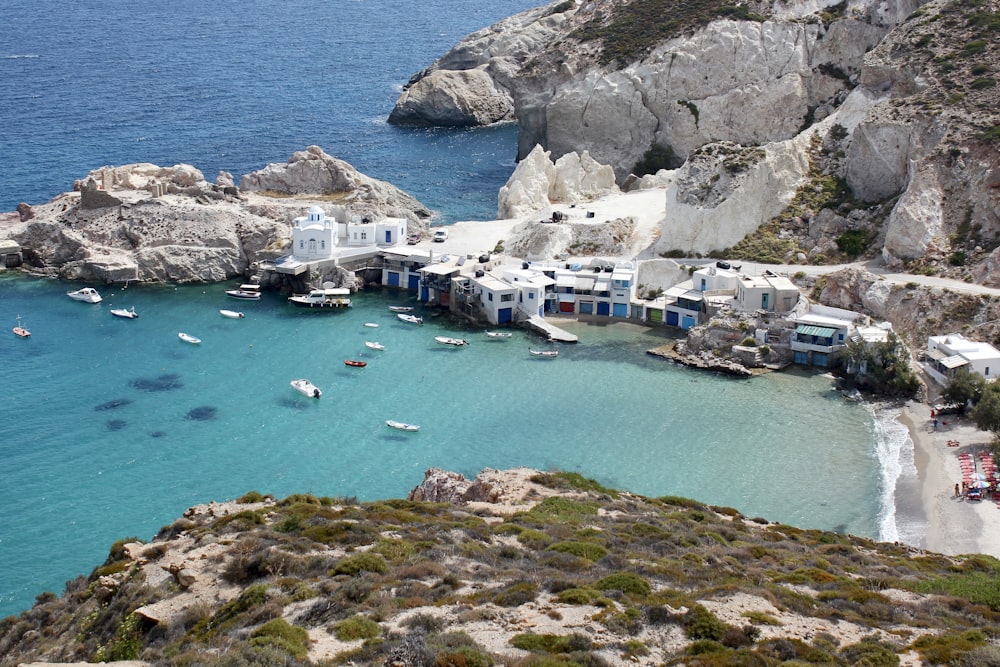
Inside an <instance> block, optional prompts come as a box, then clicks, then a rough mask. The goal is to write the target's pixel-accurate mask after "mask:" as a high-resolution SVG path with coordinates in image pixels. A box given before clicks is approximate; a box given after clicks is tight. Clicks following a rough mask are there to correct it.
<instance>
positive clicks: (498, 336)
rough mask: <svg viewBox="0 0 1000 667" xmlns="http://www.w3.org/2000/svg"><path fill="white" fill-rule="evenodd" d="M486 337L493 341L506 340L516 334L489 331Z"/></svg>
mask: <svg viewBox="0 0 1000 667" xmlns="http://www.w3.org/2000/svg"><path fill="white" fill-rule="evenodd" d="M486 335H487V336H489V337H490V338H492V339H493V340H506V339H508V338H510V337H511V336H513V335H514V334H512V333H511V332H509V331H487V332H486Z"/></svg>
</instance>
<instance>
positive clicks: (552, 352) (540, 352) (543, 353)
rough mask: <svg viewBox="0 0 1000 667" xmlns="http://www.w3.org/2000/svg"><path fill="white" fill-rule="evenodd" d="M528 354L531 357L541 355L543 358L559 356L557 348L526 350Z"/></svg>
mask: <svg viewBox="0 0 1000 667" xmlns="http://www.w3.org/2000/svg"><path fill="white" fill-rule="evenodd" d="M528 354H530V355H531V356H533V357H542V358H544V359H552V358H554V357H558V356H559V350H528Z"/></svg>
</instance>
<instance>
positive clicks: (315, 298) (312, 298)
mask: <svg viewBox="0 0 1000 667" xmlns="http://www.w3.org/2000/svg"><path fill="white" fill-rule="evenodd" d="M350 293H351V290H349V289H347V288H346V287H333V288H328V289H314V290H310V291H309V293H308V294H296V295H294V296H290V297H288V302H289V303H291V304H292V305H293V306H297V307H299V308H320V309H326V310H341V309H343V308H350V306H351V300H350V299H349V298H348V296H349V295H350Z"/></svg>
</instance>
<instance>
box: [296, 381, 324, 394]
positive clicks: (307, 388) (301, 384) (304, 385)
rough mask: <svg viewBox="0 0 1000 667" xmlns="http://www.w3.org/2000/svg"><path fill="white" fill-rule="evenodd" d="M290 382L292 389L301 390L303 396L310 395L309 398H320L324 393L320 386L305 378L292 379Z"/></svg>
mask: <svg viewBox="0 0 1000 667" xmlns="http://www.w3.org/2000/svg"><path fill="white" fill-rule="evenodd" d="M289 384H291V385H292V389H294V390H295V391H297V392H299V393H300V394H302V395H303V396H308V397H309V398H319V397H320V396H322V395H323V392H322V391H320V390H319V387H317V386H316V385H314V384H313V383H312V382H310V381H309V380H306V379H305V378H301V379H299V380H292V381H291V382H290V383H289Z"/></svg>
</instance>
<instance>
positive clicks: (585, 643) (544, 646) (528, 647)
mask: <svg viewBox="0 0 1000 667" xmlns="http://www.w3.org/2000/svg"><path fill="white" fill-rule="evenodd" d="M510 645H511V646H513V647H514V648H519V649H521V650H523V651H532V652H544V653H572V652H573V651H589V650H590V647H591V646H592V642H591V640H590V637H587V636H586V635H582V634H579V633H573V634H571V635H536V634H535V633H533V632H529V633H526V634H523V635H514V636H513V637H511V638H510Z"/></svg>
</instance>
